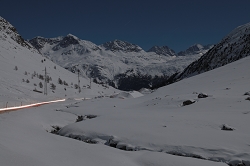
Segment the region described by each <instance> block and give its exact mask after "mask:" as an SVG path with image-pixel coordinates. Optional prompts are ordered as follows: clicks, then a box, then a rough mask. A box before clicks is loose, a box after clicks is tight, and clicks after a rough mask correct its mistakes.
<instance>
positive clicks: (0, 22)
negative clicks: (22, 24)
mask: <svg viewBox="0 0 250 166" xmlns="http://www.w3.org/2000/svg"><path fill="white" fill-rule="evenodd" d="M0 31H2V32H4V33H5V34H7V35H8V36H10V38H11V39H13V40H14V41H16V42H17V43H18V44H20V45H21V46H23V47H26V48H28V49H30V50H32V51H35V52H37V50H36V49H34V48H33V47H32V46H31V45H30V44H29V43H28V42H26V41H25V40H24V39H23V38H22V36H21V35H19V33H18V32H17V29H16V28H15V27H14V26H13V25H11V24H10V23H9V22H8V21H7V20H5V19H4V18H2V17H1V16H0Z"/></svg>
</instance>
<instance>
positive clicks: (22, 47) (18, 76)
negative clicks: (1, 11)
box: [0, 18, 115, 107]
mask: <svg viewBox="0 0 250 166" xmlns="http://www.w3.org/2000/svg"><path fill="white" fill-rule="evenodd" d="M0 23H1V24H0V69H1V70H0V75H1V77H0V94H1V95H0V100H1V101H0V104H1V107H2V106H3V105H4V106H5V107H6V105H7V106H14V105H21V103H22V104H27V103H32V102H35V101H41V100H43V101H47V100H50V99H54V98H70V97H74V96H79V97H80V96H85V93H88V97H90V96H89V95H90V94H92V95H91V96H100V93H102V95H104V94H105V92H107V91H113V92H114V91H115V90H114V89H113V88H110V90H108V89H109V88H108V87H103V86H100V85H96V84H92V89H89V88H88V87H89V79H84V78H80V86H81V93H80V94H78V91H79V89H76V88H75V84H78V78H77V75H76V74H73V73H72V72H69V71H67V70H65V69H64V68H62V67H60V66H58V65H56V64H55V63H53V62H52V61H50V60H49V59H47V58H46V57H43V56H42V55H41V54H39V53H38V52H37V50H36V49H35V48H34V47H33V46H32V45H30V44H29V43H28V42H26V41H24V40H23V38H22V37H21V35H20V34H18V32H17V30H16V28H15V27H14V26H12V25H11V24H10V23H9V22H8V21H6V20H4V19H3V18H0ZM45 68H46V70H47V76H48V80H47V82H48V83H47V95H46V96H45V95H44V86H45V81H44V79H45ZM59 78H60V80H61V84H59ZM52 84H53V85H55V86H54V89H52V87H51V86H52ZM7 102H8V103H7Z"/></svg>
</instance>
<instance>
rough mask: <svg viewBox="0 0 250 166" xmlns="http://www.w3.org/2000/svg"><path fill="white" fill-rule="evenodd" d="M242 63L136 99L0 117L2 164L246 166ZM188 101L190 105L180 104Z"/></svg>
mask: <svg viewBox="0 0 250 166" xmlns="http://www.w3.org/2000/svg"><path fill="white" fill-rule="evenodd" d="M249 63H250V58H249V57H247V58H244V59H242V60H239V61H237V62H234V63H232V64H229V65H226V66H224V67H221V68H218V69H216V70H212V71H210V72H207V73H204V74H201V75H198V76H195V77H191V78H188V79H185V80H182V81H180V82H177V83H175V84H172V85H169V86H167V87H163V88H161V89H158V90H157V91H155V92H153V93H152V94H148V95H146V96H143V97H140V98H127V99H120V98H96V99H91V100H85V101H74V100H67V101H65V102H64V103H56V104H51V105H44V106H41V107H37V108H29V109H23V110H20V111H16V112H10V113H5V114H1V115H0V119H1V120H0V123H1V125H0V133H1V135H0V153H1V155H0V156H1V160H0V162H1V165H43V166H44V165H146V166H148V165H184V164H185V165H190V166H191V165H205V166H206V165H226V163H231V164H234V163H240V162H242V161H243V162H244V164H245V165H249V159H250V148H249V147H250V146H249V145H250V142H249V140H250V134H249V133H250V129H249V125H250V124H249V123H250V121H249V115H250V111H249V104H250V103H249V101H248V100H245V99H246V98H247V97H249V96H247V95H244V94H245V93H246V92H249V91H250V89H249V81H250V76H249V75H248V71H249ZM200 92H203V93H206V94H208V97H207V98H198V97H197V96H198V94H199V93H200ZM90 95H91V94H90ZM187 99H190V100H194V101H195V103H193V104H192V105H188V106H182V103H183V101H185V100H187ZM80 115H82V116H83V117H84V118H83V119H84V120H83V121H80V122H77V123H75V121H76V119H77V117H78V116H80ZM90 117H91V118H90ZM223 125H227V126H230V127H232V128H233V129H234V130H232V131H225V130H221V128H222V126H223ZM52 126H59V127H62V129H61V130H60V131H59V135H61V136H59V135H55V134H51V133H49V132H48V131H51V130H53V127H52ZM62 136H65V137H62ZM68 137H71V138H68ZM72 138H76V139H81V140H83V141H79V140H76V139H72ZM84 141H85V142H92V143H93V142H95V143H96V144H88V143H85V142H84ZM110 146H115V147H116V148H112V147H110ZM121 149H126V150H129V151H125V150H121ZM130 150H131V151H130ZM183 156H186V157H183ZM197 158H202V159H197ZM215 161H216V162H215Z"/></svg>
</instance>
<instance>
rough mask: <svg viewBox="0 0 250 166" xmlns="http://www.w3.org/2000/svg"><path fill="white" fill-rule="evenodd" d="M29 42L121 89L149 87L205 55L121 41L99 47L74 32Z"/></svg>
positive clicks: (70, 66)
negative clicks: (179, 55)
mask: <svg viewBox="0 0 250 166" xmlns="http://www.w3.org/2000/svg"><path fill="white" fill-rule="evenodd" d="M29 42H30V43H31V44H32V45H33V46H34V47H36V48H37V49H38V50H39V51H40V52H41V53H42V54H43V55H45V56H46V57H48V58H49V59H51V60H52V61H53V62H55V63H57V64H58V65H60V66H62V67H64V68H66V69H68V70H69V71H72V72H75V71H76V68H79V69H80V72H81V74H82V75H83V76H84V77H86V78H87V77H90V78H92V79H93V81H94V82H97V83H104V84H109V85H112V86H113V87H116V88H119V89H122V90H132V89H133V90H139V89H141V88H143V87H144V88H150V87H152V86H154V84H159V82H162V81H164V80H166V79H168V78H169V76H171V75H172V74H174V73H176V72H181V71H182V70H183V69H184V68H185V67H186V66H187V65H189V64H190V63H191V62H193V61H194V60H197V59H198V58H199V57H200V56H201V55H202V54H192V55H190V56H182V57H177V56H175V53H174V51H173V50H171V49H170V48H168V47H167V46H164V47H158V46H155V47H153V48H152V49H150V50H149V52H145V51H144V50H143V49H142V48H141V47H139V46H138V45H135V44H131V43H129V42H125V41H121V40H114V41H110V42H106V43H104V44H102V45H100V46H97V45H95V44H94V43H92V42H89V41H86V40H81V39H79V38H77V37H76V36H73V35H71V34H69V35H67V36H65V37H58V38H51V39H45V38H42V37H36V38H34V39H31V40H29ZM142 80H143V81H142Z"/></svg>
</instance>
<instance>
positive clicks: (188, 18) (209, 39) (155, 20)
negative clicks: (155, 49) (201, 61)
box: [0, 0, 250, 52]
mask: <svg viewBox="0 0 250 166" xmlns="http://www.w3.org/2000/svg"><path fill="white" fill-rule="evenodd" d="M249 8H250V0H209V1H206V0H171V1H170V0H154V1H152V0H147V1H146V0H126V1H125V0H124V1H122V0H88V1H86V0H70V1H69V0H68V1H66V0H43V1H39V0H36V1H35V0H11V1H7V0H6V1H5V2H1V6H0V11H1V12H0V13H1V16H2V17H3V18H5V19H7V20H8V21H9V22H11V24H13V25H14V26H15V27H16V28H17V30H18V32H19V33H20V34H21V35H22V36H23V37H24V38H25V39H30V38H33V37H35V36H43V37H57V36H65V35H67V34H68V33H71V34H73V35H75V36H77V37H79V38H81V39H84V40H89V41H92V42H94V43H96V44H102V43H104V42H107V41H111V40H114V39H120V40H125V41H128V42H131V43H134V44H137V45H139V46H141V47H142V48H143V49H145V50H148V49H149V48H150V47H152V46H154V45H159V46H163V45H167V46H169V47H170V48H172V49H174V50H175V51H176V52H178V51H180V50H184V49H186V48H188V47H189V46H191V45H193V44H195V43H200V44H215V43H218V42H219V41H220V40H221V39H222V38H223V37H224V36H225V35H227V34H228V33H229V32H230V31H231V30H233V29H234V28H236V27H237V26H239V25H242V24H245V23H248V22H250V10H249Z"/></svg>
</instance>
